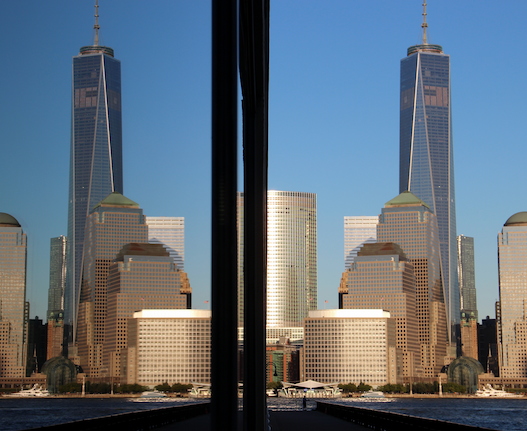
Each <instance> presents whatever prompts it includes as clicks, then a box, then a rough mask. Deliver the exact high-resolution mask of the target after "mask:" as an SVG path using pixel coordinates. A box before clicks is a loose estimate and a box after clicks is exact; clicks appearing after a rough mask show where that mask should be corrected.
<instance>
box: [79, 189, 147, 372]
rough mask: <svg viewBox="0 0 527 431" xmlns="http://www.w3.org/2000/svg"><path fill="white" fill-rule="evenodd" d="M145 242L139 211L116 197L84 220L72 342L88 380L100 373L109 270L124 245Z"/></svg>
mask: <svg viewBox="0 0 527 431" xmlns="http://www.w3.org/2000/svg"><path fill="white" fill-rule="evenodd" d="M147 241H148V227H147V226H146V223H145V221H144V216H143V210H142V209H141V208H140V207H139V204H137V203H135V202H133V201H131V200H130V199H128V198H126V197H125V196H123V195H121V194H120V193H117V192H114V193H111V194H110V195H109V196H107V197H106V198H105V199H104V200H102V201H101V202H100V203H99V204H98V205H97V206H96V207H95V208H94V209H93V210H92V212H91V213H90V215H89V217H88V219H87V223H86V252H85V254H84V261H83V270H82V289H81V295H80V304H79V319H78V325H77V337H76V341H77V346H78V355H79V358H80V364H81V366H82V368H83V370H84V371H85V372H86V373H87V374H88V375H90V376H94V377H97V376H98V375H99V373H100V372H101V366H102V361H103V344H104V335H105V334H104V333H105V325H106V320H107V312H106V311H107V295H108V272H109V269H110V266H111V265H112V262H113V261H114V260H115V258H116V256H117V254H118V253H119V251H120V250H121V249H122V247H123V246H124V245H125V244H128V243H132V242H137V243H146V242H147Z"/></svg>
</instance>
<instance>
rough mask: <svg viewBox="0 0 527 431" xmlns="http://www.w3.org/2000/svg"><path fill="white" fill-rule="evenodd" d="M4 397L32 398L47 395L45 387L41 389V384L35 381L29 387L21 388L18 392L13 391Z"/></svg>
mask: <svg viewBox="0 0 527 431" xmlns="http://www.w3.org/2000/svg"><path fill="white" fill-rule="evenodd" d="M6 397H21V398H33V397H49V392H48V390H47V389H42V386H40V385H39V384H37V383H35V384H34V385H33V387H32V388H31V389H22V390H21V391H20V392H14V393H12V394H7V395H6Z"/></svg>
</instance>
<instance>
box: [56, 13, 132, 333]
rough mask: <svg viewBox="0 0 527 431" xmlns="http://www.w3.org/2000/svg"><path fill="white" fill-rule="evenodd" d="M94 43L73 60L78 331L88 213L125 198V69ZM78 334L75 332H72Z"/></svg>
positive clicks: (72, 236)
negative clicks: (112, 199) (106, 200)
mask: <svg viewBox="0 0 527 431" xmlns="http://www.w3.org/2000/svg"><path fill="white" fill-rule="evenodd" d="M97 10H98V5H97V4H96V6H95V11H96V12H95V26H94V28H95V40H94V44H93V45H91V46H84V47H82V48H81V49H80V53H79V55H78V56H76V57H73V87H72V131H71V156H70V187H69V207H68V252H67V253H68V256H67V259H68V273H67V287H66V294H65V320H66V324H67V325H73V328H72V329H74V328H75V326H76V316H77V308H78V303H79V293H80V280H81V279H82V277H81V270H82V260H83V253H84V250H83V247H84V230H85V224H86V217H87V215H88V214H89V212H90V211H91V210H92V209H93V208H94V207H95V205H97V204H98V203H99V202H101V201H102V200H103V199H104V198H106V197H107V196H108V195H109V194H110V193H112V192H119V193H122V192H123V168H122V126H121V63H120V62H119V60H116V59H115V58H114V56H113V49H112V48H108V47H106V46H100V45H99V40H98V39H99V38H98V30H99V25H98V13H97ZM70 333H71V334H74V333H75V331H74V330H72V331H71V332H70Z"/></svg>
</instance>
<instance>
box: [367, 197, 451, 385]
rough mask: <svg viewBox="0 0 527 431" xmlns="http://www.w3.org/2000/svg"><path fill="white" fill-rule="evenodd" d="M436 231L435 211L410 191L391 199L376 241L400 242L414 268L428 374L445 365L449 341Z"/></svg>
mask: <svg viewBox="0 0 527 431" xmlns="http://www.w3.org/2000/svg"><path fill="white" fill-rule="evenodd" d="M437 231H438V228H437V219H436V216H435V214H434V213H433V212H432V211H430V208H429V207H428V205H427V204H426V203H425V202H423V201H422V200H421V199H419V198H417V197H416V196H415V195H414V194H412V193H411V192H403V193H401V194H400V195H399V196H397V197H395V198H393V199H392V200H390V201H388V202H387V203H386V204H385V206H384V208H383V209H382V213H381V216H380V218H379V224H378V225H377V241H379V242H395V243H397V244H399V245H400V246H401V248H402V249H403V251H404V253H405V255H406V257H407V258H409V259H410V262H411V263H412V265H413V267H414V274H415V286H416V288H415V291H416V316H417V324H418V337H419V343H420V348H421V365H422V368H423V373H424V375H425V376H428V377H435V376H437V373H438V372H439V371H440V370H441V368H442V366H443V365H445V361H446V358H447V343H448V331H447V323H446V311H445V302H444V298H443V289H442V288H441V269H440V262H441V259H440V251H439V239H438V234H437ZM452 359H453V358H452Z"/></svg>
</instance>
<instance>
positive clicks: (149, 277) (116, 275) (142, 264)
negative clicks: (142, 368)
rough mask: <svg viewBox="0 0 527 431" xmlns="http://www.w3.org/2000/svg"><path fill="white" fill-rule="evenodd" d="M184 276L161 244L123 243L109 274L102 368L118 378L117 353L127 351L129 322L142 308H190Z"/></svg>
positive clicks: (187, 287)
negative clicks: (125, 349)
mask: <svg viewBox="0 0 527 431" xmlns="http://www.w3.org/2000/svg"><path fill="white" fill-rule="evenodd" d="M189 295H190V286H189V283H188V277H187V275H186V274H185V273H184V272H183V271H181V270H180V269H179V267H178V266H177V265H176V264H175V263H174V261H173V259H172V258H171V256H170V254H169V252H168V251H167V250H166V249H165V248H164V247H163V245H162V244H140V243H133V244H126V245H125V246H124V247H123V248H122V249H121V251H120V252H119V254H118V255H117V257H116V258H115V260H114V262H113V263H112V264H111V265H110V268H109V273H108V300H107V308H106V316H107V317H106V320H105V330H104V361H103V362H104V364H103V369H104V370H105V372H106V373H108V375H109V376H111V377H119V376H120V353H121V350H122V349H124V348H126V341H127V338H128V321H129V319H130V318H131V317H132V316H133V314H134V312H135V311H137V310H142V309H186V308H190V305H189V302H190V301H189V300H188V296H189Z"/></svg>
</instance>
